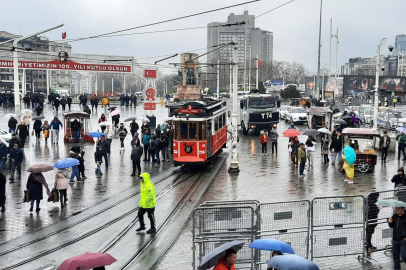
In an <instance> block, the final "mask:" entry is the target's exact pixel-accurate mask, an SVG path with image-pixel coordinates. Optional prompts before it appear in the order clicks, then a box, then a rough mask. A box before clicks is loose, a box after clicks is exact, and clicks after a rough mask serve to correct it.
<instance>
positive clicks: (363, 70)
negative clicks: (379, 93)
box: [355, 65, 376, 76]
mask: <svg viewBox="0 0 406 270" xmlns="http://www.w3.org/2000/svg"><path fill="white" fill-rule="evenodd" d="M375 73H376V67H375V66H374V65H365V66H360V67H358V68H357V69H356V70H355V75H364V76H373V75H375Z"/></svg>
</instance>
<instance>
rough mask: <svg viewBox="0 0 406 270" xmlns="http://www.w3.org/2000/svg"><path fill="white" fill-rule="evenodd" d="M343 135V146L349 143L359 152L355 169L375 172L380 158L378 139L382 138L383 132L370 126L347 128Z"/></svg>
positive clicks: (363, 171)
mask: <svg viewBox="0 0 406 270" xmlns="http://www.w3.org/2000/svg"><path fill="white" fill-rule="evenodd" d="M342 135H343V148H344V147H345V146H346V145H349V146H351V147H352V148H354V150H355V153H356V154H357V160H356V161H355V164H354V167H355V169H356V170H357V171H359V172H362V173H366V172H373V171H374V169H375V165H376V161H377V160H378V157H377V155H376V152H375V145H376V139H377V138H380V137H381V134H380V133H379V132H378V131H377V130H374V129H369V128H345V129H343V131H342Z"/></svg>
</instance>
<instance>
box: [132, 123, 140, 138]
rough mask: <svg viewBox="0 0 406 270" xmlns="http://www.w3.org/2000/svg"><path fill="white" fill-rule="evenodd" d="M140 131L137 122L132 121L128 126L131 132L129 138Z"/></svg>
mask: <svg viewBox="0 0 406 270" xmlns="http://www.w3.org/2000/svg"><path fill="white" fill-rule="evenodd" d="M139 129H140V127H139V126H138V124H137V122H135V120H133V121H132V122H131V124H130V132H131V137H134V133H135V132H137V131H138V130H139Z"/></svg>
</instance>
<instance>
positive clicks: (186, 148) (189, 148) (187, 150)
mask: <svg viewBox="0 0 406 270" xmlns="http://www.w3.org/2000/svg"><path fill="white" fill-rule="evenodd" d="M192 151H193V148H192V146H190V145H188V146H186V147H185V152H186V153H188V154H190V153H192Z"/></svg>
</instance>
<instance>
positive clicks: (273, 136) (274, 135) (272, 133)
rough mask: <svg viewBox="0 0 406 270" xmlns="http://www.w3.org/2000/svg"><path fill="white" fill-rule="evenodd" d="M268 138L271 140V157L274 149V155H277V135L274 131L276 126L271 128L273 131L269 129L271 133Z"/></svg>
mask: <svg viewBox="0 0 406 270" xmlns="http://www.w3.org/2000/svg"><path fill="white" fill-rule="evenodd" d="M269 138H270V139H271V142H272V155H273V153H274V149H275V153H276V154H278V138H279V134H278V132H277V131H276V125H275V126H273V129H271V131H270V132H269ZM274 147H275V148H274Z"/></svg>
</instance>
